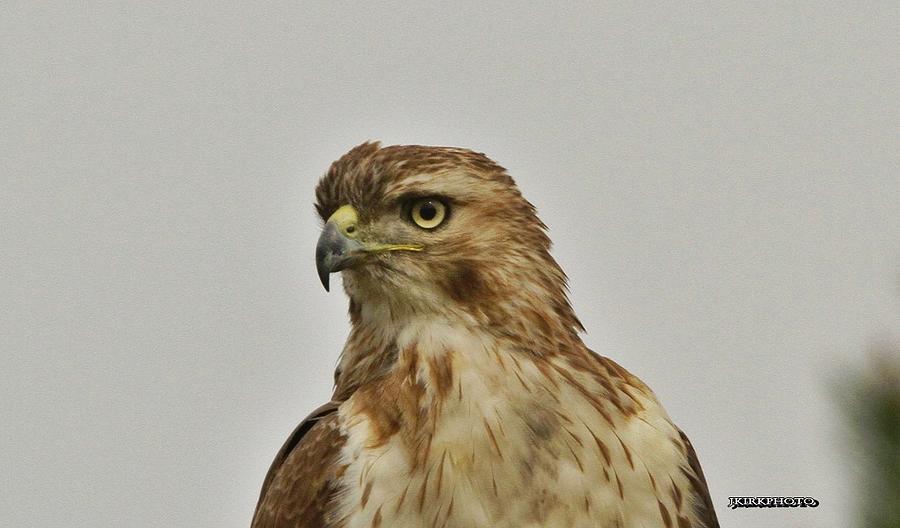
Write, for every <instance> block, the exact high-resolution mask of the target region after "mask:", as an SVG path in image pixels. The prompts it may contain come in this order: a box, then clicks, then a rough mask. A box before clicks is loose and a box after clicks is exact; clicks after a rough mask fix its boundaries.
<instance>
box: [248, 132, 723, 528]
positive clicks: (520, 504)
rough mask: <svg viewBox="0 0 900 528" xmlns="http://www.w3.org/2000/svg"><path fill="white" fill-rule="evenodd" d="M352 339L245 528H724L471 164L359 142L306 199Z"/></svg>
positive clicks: (528, 215) (686, 465) (434, 151)
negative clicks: (329, 392)
mask: <svg viewBox="0 0 900 528" xmlns="http://www.w3.org/2000/svg"><path fill="white" fill-rule="evenodd" d="M316 209H317V211H318V214H319V215H320V216H321V218H322V220H323V221H324V228H323V230H322V233H321V237H320V238H319V242H318V246H317V247H316V265H317V267H318V272H319V276H320V278H321V280H322V283H323V285H324V286H325V289H326V290H327V289H328V287H329V276H330V274H331V273H335V272H341V273H342V278H343V281H342V282H343V287H344V290H345V291H346V294H347V296H348V297H349V313H350V323H351V329H350V335H349V337H348V339H347V342H346V345H345V346H344V349H343V352H342V353H341V356H340V360H339V363H338V368H337V370H336V372H335V389H334V394H333V396H332V400H331V401H330V402H328V403H326V404H325V405H323V406H321V407H320V408H319V409H317V410H316V411H314V412H313V413H312V414H311V415H310V416H309V417H308V418H307V419H306V420H305V421H303V422H302V423H301V424H300V425H299V426H298V427H297V429H296V430H295V431H294V432H293V434H291V436H290V437H289V438H288V440H287V442H286V443H285V444H284V446H283V447H282V449H281V451H280V452H279V453H278V455H277V456H276V458H275V461H274V462H273V463H272V467H271V468H270V469H269V472H268V474H267V476H266V478H265V481H264V483H263V486H262V492H261V495H260V498H259V502H258V504H257V507H256V513H255V515H254V518H253V522H252V526H253V527H254V528H276V527H277V528H313V527H315V528H379V527H400V528H420V527H421V528H464V527H465V528H481V527H491V528H497V527H504V528H505V527H509V528H529V527H532V528H537V527H541V528H563V527H565V528H588V527H590V528H596V527H600V528H613V527H618V528H631V527H634V528H641V527H642V528H651V527H662V528H717V527H718V521H717V520H716V515H715V512H714V510H713V505H712V503H711V501H710V497H709V491H708V490H707V485H706V480H705V479H704V476H703V472H702V471H701V469H700V464H699V463H698V461H697V456H696V454H695V452H694V449H693V447H692V446H691V443H690V442H689V441H688V439H687V437H686V436H685V435H684V433H682V432H681V431H680V430H679V429H678V427H676V426H675V425H674V424H673V423H672V421H671V420H670V419H669V417H668V415H667V414H666V412H665V411H664V410H663V408H662V406H661V405H660V403H659V402H658V401H657V399H656V397H655V396H654V394H653V392H652V391H651V390H650V389H649V388H648V387H647V386H646V385H645V384H644V383H643V382H641V380H639V379H638V378H636V377H635V376H633V375H632V374H631V373H629V372H628V371H626V370H625V369H624V368H622V367H621V366H619V365H618V364H616V363H615V362H613V361H612V360H610V359H607V358H605V357H602V356H599V355H597V354H595V353H594V352H592V351H591V350H589V349H588V348H587V347H586V346H585V344H584V343H583V342H582V340H581V337H580V333H581V332H583V331H584V328H583V327H582V325H581V323H580V322H579V320H578V318H577V317H576V315H575V313H574V311H573V309H572V305H571V304H570V302H569V299H568V295H567V285H566V276H565V274H564V273H563V271H562V270H561V268H560V267H559V265H558V264H557V263H556V261H555V260H554V259H553V258H552V257H551V256H550V252H549V251H550V240H549V238H548V236H547V233H546V228H545V226H544V224H543V223H542V222H541V221H540V220H539V219H538V217H537V215H536V213H535V208H534V207H533V206H532V205H531V204H530V203H529V202H528V201H526V199H525V198H523V196H522V195H521V193H520V192H519V190H518V188H517V187H516V185H515V183H514V182H513V180H512V178H511V177H510V176H509V175H508V174H507V172H506V170H505V169H503V168H502V167H500V166H499V165H497V164H496V163H494V162H493V161H491V160H490V159H489V158H487V157H486V156H484V155H483V154H479V153H476V152H473V151H469V150H465V149H459V148H447V147H425V146H389V147H382V146H380V144H379V143H364V144H362V145H360V146H358V147H356V148H354V149H352V150H351V151H350V152H348V153H347V154H345V155H344V156H343V157H341V158H340V159H339V160H337V161H336V162H334V163H333V164H332V165H331V168H330V169H329V170H328V172H327V173H326V174H325V176H324V177H323V178H322V179H321V181H320V182H319V184H318V186H317V188H316Z"/></svg>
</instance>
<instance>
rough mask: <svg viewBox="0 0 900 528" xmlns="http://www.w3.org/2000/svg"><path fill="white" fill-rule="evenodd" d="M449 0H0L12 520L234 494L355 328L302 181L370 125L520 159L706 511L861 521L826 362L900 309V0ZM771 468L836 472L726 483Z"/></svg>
mask: <svg viewBox="0 0 900 528" xmlns="http://www.w3.org/2000/svg"><path fill="white" fill-rule="evenodd" d="M34 4H37V3H34ZM445 4H446V5H444V6H442V7H438V6H424V5H415V4H407V5H403V4H400V3H381V2H366V3H364V5H351V4H349V3H338V2H321V3H304V2H296V1H291V2H282V3H273V4H266V5H265V6H263V5H257V4H253V5H250V4H246V5H244V6H240V7H239V6H226V5H224V4H221V3H213V2H210V3H205V4H202V3H197V2H193V3H190V2H177V3H168V4H164V3H157V2H144V3H124V2H123V3H104V4H102V5H101V4H99V3H98V4H97V5H94V6H90V7H88V6H85V5H83V4H81V3H77V4H75V3H73V4H68V5H66V6H53V5H49V4H46V5H43V4H42V5H40V6H37V5H32V3H31V2H7V3H4V4H3V6H2V14H0V60H2V72H0V95H2V99H0V101H2V102H0V169H2V177H3V182H2V187H0V200H2V204H0V217H2V218H0V220H2V223H0V244H2V246H0V247H2V250H0V299H2V304H0V353H2V368H0V424H2V425H0V490H2V491H0V524H2V525H4V526H67V527H71V526H85V527H87V526H92V527H96V526H109V527H112V526H135V527H160V528H163V527H165V528H171V527H181V526H185V527H187V526H191V527H206V526H208V527H244V526H248V525H249V521H250V516H251V515H252V511H253V507H254V505H255V501H256V497H257V493H258V490H259V487H260V484H261V482H262V478H263V475H264V474H265V471H266V469H267V468H268V464H269V462H270V461H271V459H272V457H273V455H274V453H275V452H276V450H277V449H278V448H279V447H280V445H281V442H282V441H283V440H284V438H285V437H286V435H287V434H288V433H289V432H290V430H291V429H292V428H293V427H294V426H295V425H296V423H297V422H298V421H299V420H301V419H302V418H303V417H304V416H305V415H306V414H307V412H308V411H310V410H311V409H313V408H314V407H315V406H317V405H318V404H319V403H321V402H323V401H325V400H327V398H328V397H329V394H330V388H331V372H332V369H333V366H334V363H335V360H336V358H337V355H338V352H339V351H340V348H341V345H342V343H343V340H344V338H345V336H346V332H347V328H348V323H347V319H346V315H345V313H346V300H345V298H344V297H343V295H342V293H339V291H340V290H339V289H338V292H332V293H331V294H326V293H325V292H324V291H323V290H322V288H321V286H320V285H319V283H318V280H317V279H316V274H315V269H314V262H313V249H314V245H315V240H316V238H317V236H318V224H317V221H316V219H315V216H314V214H313V209H312V201H313V188H314V185H315V182H316V180H317V178H318V177H319V176H320V175H321V174H322V173H323V172H324V171H325V169H326V168H327V167H328V164H329V163H330V162H331V161H332V160H334V159H335V158H337V157H338V156H340V155H341V154H342V153H343V152H345V151H346V150H348V149H349V148H350V147H352V146H354V145H356V144H358V143H360V142H362V141H364V140H367V139H381V140H383V141H384V142H386V143H389V144H390V143H422V144H439V145H454V146H464V147H470V148H473V149H476V150H479V151H482V152H485V153H487V154H488V155H489V156H491V157H492V158H494V159H495V160H497V161H498V162H500V163H501V164H502V165H504V166H505V167H507V168H508V169H509V171H510V173H511V174H512V175H513V176H514V177H515V178H516V180H517V181H518V183H519V185H520V187H521V188H522V191H523V192H524V194H525V195H526V196H527V197H528V198H529V199H530V200H531V201H532V202H534V203H535V205H536V206H537V207H538V209H539V211H540V215H541V217H542V219H543V220H544V221H545V222H546V223H547V224H548V225H549V227H550V234H551V236H552V238H553V240H554V242H555V249H554V254H555V256H556V258H557V259H558V260H559V261H560V263H561V264H562V266H563V267H564V269H565V270H566V271H567V272H568V274H569V276H570V278H571V286H572V296H573V299H574V303H575V306H576V309H577V311H578V314H579V315H580V317H581V319H582V321H583V322H584V323H585V326H587V328H588V333H587V336H586V340H587V342H588V343H589V345H591V346H592V347H593V348H594V349H595V350H597V351H598V352H600V353H602V354H604V355H607V356H610V357H612V358H614V359H616V361H618V362H620V363H622V364H623V365H624V366H626V367H627V368H628V369H630V370H631V371H632V372H634V373H635V374H637V375H639V376H640V377H641V378H643V379H644V380H645V381H646V382H647V383H648V384H650V386H651V387H653V388H654V389H655V391H656V392H657V394H658V395H659V397H660V398H661V399H662V401H663V402H664V404H665V406H666V407H667V409H668V410H669V413H670V414H671V415H672V417H673V418H674V419H675V421H676V422H677V423H678V424H679V425H681V427H682V428H683V429H684V430H685V431H686V432H687V433H688V434H689V435H690V437H691V438H692V439H693V442H694V444H695V446H696V448H697V451H698V452H699V454H700V459H701V461H702V463H703V466H704V469H705V471H706V475H707V478H708V480H709V484H710V490H711V492H712V496H713V500H714V501H715V503H716V506H717V508H718V512H719V517H720V520H721V522H722V524H723V526H734V527H760V528H761V527H771V526H794V527H817V528H818V527H823V526H834V527H845V526H848V525H849V523H850V521H851V519H852V513H851V504H852V494H853V493H854V492H855V486H854V484H853V482H852V475H853V474H852V472H851V471H850V468H849V464H848V463H847V462H846V461H845V460H844V458H843V451H842V449H841V445H842V444H841V442H842V437H841V434H842V429H841V428H840V426H839V422H838V421H837V419H836V413H835V408H834V405H833V403H832V399H831V396H830V394H829V382H830V380H831V379H832V378H833V377H834V376H836V375H838V374H840V372H841V371H842V370H845V369H846V367H847V365H861V364H862V363H863V361H862V360H863V358H864V353H863V352H864V350H865V349H866V347H867V346H868V345H870V344H871V343H872V342H873V341H877V340H881V339H896V338H898V337H900V156H898V147H900V92H898V87H900V61H898V55H897V53H898V52H897V50H900V31H898V29H897V28H898V23H900V9H898V7H897V6H896V5H894V7H891V8H884V7H882V8H879V9H874V8H868V7H862V6H860V5H859V4H858V3H857V4H856V5H852V6H851V5H842V4H844V3H830V4H829V5H815V4H813V3H801V2H782V3H777V4H776V3H771V4H769V3H753V5H752V6H750V5H744V3H735V4H732V5H720V6H710V5H702V6H701V5H693V6H686V5H681V6H671V5H670V6H668V7H667V8H662V7H660V6H654V5H642V6H637V5H628V6H627V7H623V6H622V5H617V4H605V3H604V4H601V3H595V2H584V3H576V2H571V3H567V4H565V5H554V6H550V5H546V6H542V7H535V6H531V7H529V8H526V7H525V6H524V5H514V4H510V3H507V2H502V3H487V4H485V3H484V2H455V3H445ZM788 4H789V5H788ZM780 494H787V495H811V496H814V497H817V498H818V499H819V500H820V501H821V506H820V507H819V508H818V509H815V510H784V509H780V510H772V511H759V510H735V511H731V510H727V509H725V504H726V503H727V497H728V496H729V495H780Z"/></svg>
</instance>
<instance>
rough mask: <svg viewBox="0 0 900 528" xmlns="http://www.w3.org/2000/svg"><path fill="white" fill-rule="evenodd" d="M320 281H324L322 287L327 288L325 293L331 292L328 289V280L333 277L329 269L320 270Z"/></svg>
mask: <svg viewBox="0 0 900 528" xmlns="http://www.w3.org/2000/svg"><path fill="white" fill-rule="evenodd" d="M318 271H319V280H320V281H322V286H324V287H325V291H331V290H329V289H328V280H329V278H330V277H331V272H329V271H328V270H327V269H324V268H321V267H320V268H319V270H318Z"/></svg>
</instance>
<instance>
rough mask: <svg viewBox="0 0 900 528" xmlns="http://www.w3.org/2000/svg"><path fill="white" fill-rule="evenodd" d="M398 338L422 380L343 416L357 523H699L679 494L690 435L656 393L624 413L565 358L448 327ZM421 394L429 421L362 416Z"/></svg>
mask: <svg viewBox="0 0 900 528" xmlns="http://www.w3.org/2000/svg"><path fill="white" fill-rule="evenodd" d="M400 344H401V346H400V350H402V351H404V352H401V354H404V353H410V354H411V353H414V354H416V355H417V360H416V361H415V362H414V363H413V366H414V372H413V374H412V375H407V376H406V377H403V376H399V375H398V376H396V377H394V378H392V381H391V383H393V386H391V385H386V386H385V387H384V388H383V390H382V391H381V392H380V393H379V394H381V395H382V399H381V400H379V401H378V402H377V403H373V402H362V401H361V400H360V399H361V398H363V397H365V395H362V394H356V395H354V396H353V397H352V398H351V399H350V400H348V401H347V402H345V403H344V404H343V405H342V406H341V409H340V413H341V417H342V420H343V422H344V424H345V429H346V431H345V432H346V434H347V443H346V445H345V447H344V448H343V451H342V459H343V462H344V463H346V464H347V470H346V472H345V473H344V475H343V483H342V484H343V485H342V488H343V491H342V495H341V496H340V502H339V507H340V511H339V514H340V515H339V516H340V517H343V518H344V519H345V521H346V522H345V525H346V527H347V528H364V527H365V528H369V527H378V526H385V527H401V528H404V527H410V528H412V527H435V528H441V527H446V528H462V527H487V526H490V527H510V528H528V527H535V528H536V527H541V528H556V527H559V528H563V527H565V528H580V527H584V528H587V527H591V528H594V527H631V526H635V527H638V526H643V527H654V526H678V517H684V518H685V519H688V520H693V513H692V512H691V511H690V504H689V499H688V498H686V497H683V496H681V494H680V493H679V492H677V491H676V490H677V489H679V488H681V489H683V488H685V487H686V477H685V475H684V474H683V472H682V467H683V466H684V465H685V460H684V454H683V452H682V451H681V449H680V448H679V444H678V443H677V438H678V431H677V430H676V429H675V427H674V426H673V425H672V424H671V422H670V421H669V419H668V417H667V416H666V414H665V412H664V411H663V410H662V408H661V407H660V406H659V405H658V403H657V402H656V401H655V399H654V398H653V396H652V394H645V393H643V392H641V391H639V390H635V391H634V392H633V393H631V392H630V393H629V394H628V395H623V398H624V397H626V396H627V398H629V399H630V402H629V403H630V404H631V405H633V408H634V409H635V410H634V412H633V413H622V412H620V410H619V409H617V407H616V405H614V404H613V403H612V402H611V401H606V400H604V399H603V397H602V396H601V397H599V398H598V397H597V395H603V394H604V390H606V389H608V387H607V388H606V389H604V387H603V386H601V384H600V383H599V382H598V381H596V380H595V379H593V378H592V377H591V376H588V375H584V374H583V373H580V372H577V371H576V370H572V369H571V365H569V364H568V363H566V360H565V359H564V358H563V357H559V358H554V359H539V358H529V356H528V355H527V354H524V353H523V352H522V351H514V350H505V349H503V348H502V346H500V345H499V344H498V343H496V342H495V341H493V340H491V339H488V338H487V337H485V336H481V335H476V334H473V333H470V332H467V331H464V330H460V329H456V328H449V327H446V326H440V325H428V326H422V327H419V328H415V329H412V330H410V331H409V334H408V336H407V337H406V338H405V339H404V340H402V341H401V343H400ZM402 360H403V358H401V360H400V362H402ZM404 391H407V393H404ZM410 392H413V393H415V394H414V395H412V396H410ZM411 398H412V401H414V402H415V407H413V408H414V409H415V408H417V409H418V414H417V415H415V416H410V415H411V414H415V411H414V412H410V410H409V409H410V408H409V407H408V406H407V407H403V408H398V409H397V411H398V412H401V413H402V414H400V415H399V416H400V420H399V421H400V422H401V423H398V424H393V423H392V424H390V427H389V428H387V426H386V425H385V424H384V423H378V422H379V420H380V419H379V418H378V417H373V415H372V414H371V413H366V412H363V411H362V410H361V409H363V408H364V407H365V406H367V405H375V404H377V405H382V406H385V405H387V406H390V405H398V406H402V405H403V403H402V402H404V401H407V402H408V401H410V399H411ZM386 428H387V429H388V430H389V431H390V432H389V434H385V430H386ZM666 517H668V518H666Z"/></svg>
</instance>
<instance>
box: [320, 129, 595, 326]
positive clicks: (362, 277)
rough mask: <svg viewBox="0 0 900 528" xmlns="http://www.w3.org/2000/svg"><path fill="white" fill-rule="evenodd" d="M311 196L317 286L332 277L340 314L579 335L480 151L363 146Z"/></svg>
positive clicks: (505, 183)
mask: <svg viewBox="0 0 900 528" xmlns="http://www.w3.org/2000/svg"><path fill="white" fill-rule="evenodd" d="M316 199H317V203H316V209H317V211H318V213H319V215H320V216H321V217H322V219H323V220H324V221H325V227H324V229H323V231H322V235H321V237H320V239H319V243H318V246H317V248H316V264H317V266H318V271H319V277H320V278H321V280H322V283H323V285H324V286H325V288H326V289H327V288H328V283H329V280H328V279H329V274H330V273H333V272H336V271H342V272H343V278H344V288H345V290H346V291H347V294H348V295H349V296H350V299H351V302H352V306H355V308H352V309H351V313H352V312H353V311H355V310H357V309H358V310H365V309H366V307H367V306H368V307H371V308H372V309H379V310H380V309H386V310H388V311H389V312H390V314H391V316H392V317H396V316H398V315H402V314H404V313H417V314H429V313H439V314H445V315H446V314H454V315H458V316H463V317H470V318H474V319H475V320H476V321H479V322H489V323H500V324H503V323H506V322H507V321H509V320H510V319H511V318H512V317H513V316H515V317H516V319H514V320H516V321H521V320H523V319H522V318H523V317H524V320H526V321H529V322H531V323H533V324H537V325H539V326H540V327H544V328H547V327H555V328H554V329H565V330H566V331H567V332H574V331H575V330H576V329H577V328H580V324H579V323H578V320H577V319H576V318H575V315H574V313H573V312H572V309H571V307H570V305H569V302H568V299H567V297H566V293H565V288H566V285H565V281H566V279H565V275H564V274H563V272H562V271H561V269H560V268H559V266H558V265H557V264H556V262H555V261H554V260H553V258H552V257H551V256H550V253H549V249H550V240H549V238H548V237H547V234H546V232H545V226H544V224H543V223H542V222H541V221H540V220H539V219H538V217H537V215H536V214H535V210H534V207H533V206H532V205H531V204H530V203H529V202H528V201H527V200H525V198H523V197H522V195H521V193H520V192H519V190H518V188H516V185H515V183H514V182H513V180H512V178H511V177H510V176H509V175H508V174H507V173H506V171H505V170H504V169H503V168H502V167H500V166H499V165H497V164H496V163H494V162H493V161H491V160H490V159H488V158H487V157H486V156H484V155H483V154H479V153H475V152H472V151H469V150H464V149H458V148H448V147H424V146H391V147H384V148H381V146H380V145H379V144H378V143H364V144H362V145H360V146H358V147H356V148H354V149H353V150H351V151H350V152H348V153H347V154H345V155H344V156H343V157H341V159H339V160H337V161H336V162H334V163H333V164H332V166H331V168H330V169H329V170H328V173H327V174H326V175H325V176H324V177H323V178H322V180H321V181H320V182H319V185H318V187H317V188H316ZM513 311H514V312H515V313H511V312H513Z"/></svg>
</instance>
